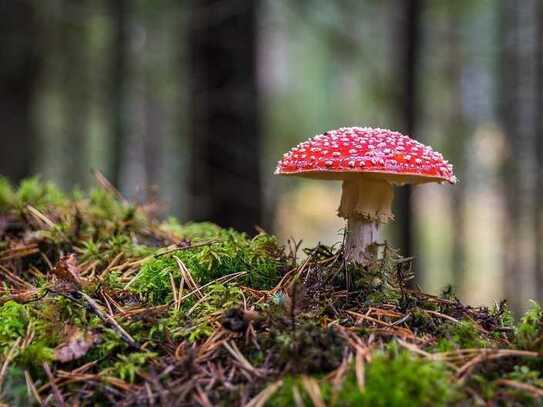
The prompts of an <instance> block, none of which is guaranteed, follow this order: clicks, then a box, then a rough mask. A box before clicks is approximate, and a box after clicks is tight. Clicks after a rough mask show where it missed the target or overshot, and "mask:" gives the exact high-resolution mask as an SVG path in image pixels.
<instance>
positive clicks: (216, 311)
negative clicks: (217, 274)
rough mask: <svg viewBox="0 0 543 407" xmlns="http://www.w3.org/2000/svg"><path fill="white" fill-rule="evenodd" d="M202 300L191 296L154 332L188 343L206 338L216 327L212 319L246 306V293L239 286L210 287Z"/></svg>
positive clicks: (161, 322) (153, 330)
mask: <svg viewBox="0 0 543 407" xmlns="http://www.w3.org/2000/svg"><path fill="white" fill-rule="evenodd" d="M202 292H203V295H204V297H203V299H201V300H198V301H196V300H197V299H198V298H197V297H192V298H191V299H189V300H188V301H184V302H183V304H182V307H181V309H180V310H179V311H176V310H172V311H170V313H169V315H168V316H167V317H166V318H163V319H161V320H160V321H159V323H158V325H157V326H155V327H153V329H152V333H165V332H167V333H168V335H171V336H172V337H173V338H185V339H187V340H188V341H189V342H191V343H192V342H196V341H197V340H200V339H203V338H207V337H208V336H210V335H211V334H212V333H213V331H214V329H215V327H214V326H213V323H212V320H211V319H210V317H211V316H213V315H215V316H219V315H220V314H221V313H222V312H223V310H225V309H229V308H232V307H238V306H240V305H241V304H242V303H243V294H242V292H241V290H240V289H239V288H238V287H236V286H225V285H223V284H211V285H210V286H208V287H206V288H205V289H204V290H203V291H202Z"/></svg>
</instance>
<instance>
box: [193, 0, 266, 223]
mask: <svg viewBox="0 0 543 407" xmlns="http://www.w3.org/2000/svg"><path fill="white" fill-rule="evenodd" d="M189 4H190V6H191V13H192V14H191V16H190V20H189V77H190V94H191V112H190V119H191V143H192V145H191V148H192V154H191V160H192V161H191V174H190V182H189V188H190V200H191V207H190V216H191V219H193V220H210V221H213V222H216V223H218V224H220V225H221V226H231V227H235V228H237V229H239V230H242V231H246V232H254V226H255V225H256V224H259V223H260V222H261V213H262V191H261V179H260V164H261V133H260V128H259V103H258V95H257V78H256V46H257V42H256V31H257V27H256V26H257V21H256V19H257V10H258V6H259V1H256V0H252V1H245V0H227V1H224V0H222V1H221V0H192V1H190V2H189Z"/></svg>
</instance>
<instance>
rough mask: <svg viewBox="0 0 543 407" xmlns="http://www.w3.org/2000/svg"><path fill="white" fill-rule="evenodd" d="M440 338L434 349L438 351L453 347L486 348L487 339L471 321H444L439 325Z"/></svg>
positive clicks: (452, 348)
mask: <svg viewBox="0 0 543 407" xmlns="http://www.w3.org/2000/svg"><path fill="white" fill-rule="evenodd" d="M439 333H440V335H439V336H440V337H441V338H440V339H439V341H438V343H437V346H436V350H438V351H440V352H445V351H450V350H455V349H466V348H468V349H473V348H486V347H488V345H489V342H488V340H487V339H486V338H485V337H484V336H483V335H482V334H481V332H480V331H479V329H477V326H476V325H475V324H474V323H473V322H472V321H460V322H459V323H457V322H446V323H444V324H441V325H440V326H439Z"/></svg>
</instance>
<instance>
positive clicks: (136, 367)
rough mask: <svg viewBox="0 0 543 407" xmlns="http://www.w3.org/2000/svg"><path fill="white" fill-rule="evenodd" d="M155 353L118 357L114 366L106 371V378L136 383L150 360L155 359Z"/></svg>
mask: <svg viewBox="0 0 543 407" xmlns="http://www.w3.org/2000/svg"><path fill="white" fill-rule="evenodd" d="M155 356H157V355H156V353H153V352H133V353H129V354H128V355H118V360H117V362H115V363H114V364H113V366H112V367H111V368H109V369H107V370H105V371H104V373H103V374H104V375H106V376H115V377H118V378H120V379H122V380H125V381H128V382H130V383H134V381H135V380H136V375H137V374H138V372H139V371H140V370H141V369H142V368H143V366H145V364H146V363H147V361H148V360H150V359H152V358H154V357H155Z"/></svg>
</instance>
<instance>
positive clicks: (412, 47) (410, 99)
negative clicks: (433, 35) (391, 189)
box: [395, 0, 423, 256]
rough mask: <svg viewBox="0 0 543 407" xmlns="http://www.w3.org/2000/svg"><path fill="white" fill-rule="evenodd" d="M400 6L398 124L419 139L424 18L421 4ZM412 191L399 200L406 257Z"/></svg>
mask: <svg viewBox="0 0 543 407" xmlns="http://www.w3.org/2000/svg"><path fill="white" fill-rule="evenodd" d="M399 3H400V16H399V18H400V24H399V25H398V27H399V29H398V32H397V44H398V46H399V49H398V54H397V55H398V62H397V66H398V75H399V76H398V80H397V83H398V89H399V95H398V96H399V97H398V98H397V100H398V107H397V112H398V121H399V124H398V126H399V129H400V130H401V131H402V132H404V133H405V134H409V135H410V136H411V137H413V138H417V118H418V117H417V116H418V86H419V83H418V77H417V69H418V67H419V64H420V43H421V41H422V38H421V37H422V35H421V34H422V32H421V18H422V8H423V1H422V0H402V1H400V2H399ZM411 196H412V194H411V187H410V186H406V187H403V188H401V189H400V190H399V192H398V195H397V198H396V207H397V209H396V212H395V213H397V217H396V219H397V220H396V222H397V230H398V235H399V238H398V242H399V244H400V251H401V253H402V255H404V256H412V255H414V251H415V249H414V242H415V231H414V222H413V215H412V214H413V202H412V200H411Z"/></svg>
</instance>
